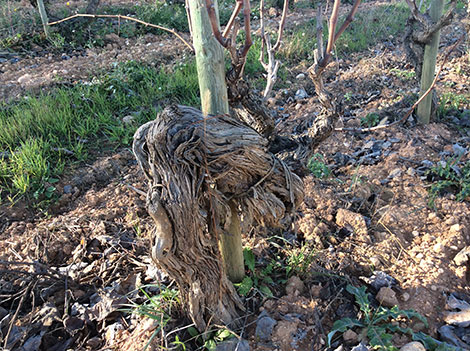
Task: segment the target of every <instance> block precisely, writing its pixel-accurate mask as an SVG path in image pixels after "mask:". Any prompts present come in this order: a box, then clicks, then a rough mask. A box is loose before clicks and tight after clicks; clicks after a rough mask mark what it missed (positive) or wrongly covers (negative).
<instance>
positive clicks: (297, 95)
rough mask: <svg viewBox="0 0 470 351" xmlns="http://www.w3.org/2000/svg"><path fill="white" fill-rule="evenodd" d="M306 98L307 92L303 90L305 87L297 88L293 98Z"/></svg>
mask: <svg viewBox="0 0 470 351" xmlns="http://www.w3.org/2000/svg"><path fill="white" fill-rule="evenodd" d="M306 98H308V94H307V92H306V91H305V89H298V90H297V91H296V92H295V99H296V100H302V99H306Z"/></svg>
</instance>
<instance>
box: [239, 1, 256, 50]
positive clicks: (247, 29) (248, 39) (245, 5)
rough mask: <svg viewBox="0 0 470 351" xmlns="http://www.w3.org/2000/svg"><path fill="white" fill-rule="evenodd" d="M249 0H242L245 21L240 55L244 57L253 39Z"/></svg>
mask: <svg viewBox="0 0 470 351" xmlns="http://www.w3.org/2000/svg"><path fill="white" fill-rule="evenodd" d="M250 14H251V9H250V0H243V17H244V18H243V20H244V22H245V37H246V39H245V45H244V46H243V49H242V53H241V57H242V58H245V57H246V55H247V54H248V50H250V47H251V45H252V44H253V41H252V40H251V25H250Z"/></svg>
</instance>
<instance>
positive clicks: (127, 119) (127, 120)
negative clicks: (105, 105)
mask: <svg viewBox="0 0 470 351" xmlns="http://www.w3.org/2000/svg"><path fill="white" fill-rule="evenodd" d="M122 122H123V123H124V124H131V123H132V122H134V116H131V115H128V116H124V117H123V118H122Z"/></svg>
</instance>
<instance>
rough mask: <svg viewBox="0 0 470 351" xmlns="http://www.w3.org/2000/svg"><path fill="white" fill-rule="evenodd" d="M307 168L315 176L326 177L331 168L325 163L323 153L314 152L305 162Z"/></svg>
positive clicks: (329, 173)
mask: <svg viewBox="0 0 470 351" xmlns="http://www.w3.org/2000/svg"><path fill="white" fill-rule="evenodd" d="M307 168H308V169H309V170H310V172H312V174H313V176H314V177H315V178H328V177H329V176H330V175H331V170H330V169H329V168H328V166H327V165H326V164H325V159H324V157H323V155H321V154H318V153H316V154H315V155H313V156H312V158H311V159H310V160H309V161H308V163H307Z"/></svg>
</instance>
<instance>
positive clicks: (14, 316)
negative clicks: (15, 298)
mask: <svg viewBox="0 0 470 351" xmlns="http://www.w3.org/2000/svg"><path fill="white" fill-rule="evenodd" d="M33 284H34V281H31V282H29V284H28V286H27V288H26V290H25V292H24V294H23V296H21V299H20V302H19V304H18V307H17V308H16V311H15V314H14V315H13V317H12V318H11V321H10V325H9V326H8V332H7V334H6V335H5V341H4V343H3V348H4V349H5V350H6V349H7V347H8V338H9V337H10V333H11V330H12V328H13V325H14V324H15V321H16V318H18V314H19V312H20V310H21V308H22V307H23V303H24V302H25V300H26V298H27V296H29V293H30V291H31V289H32V287H33Z"/></svg>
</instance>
